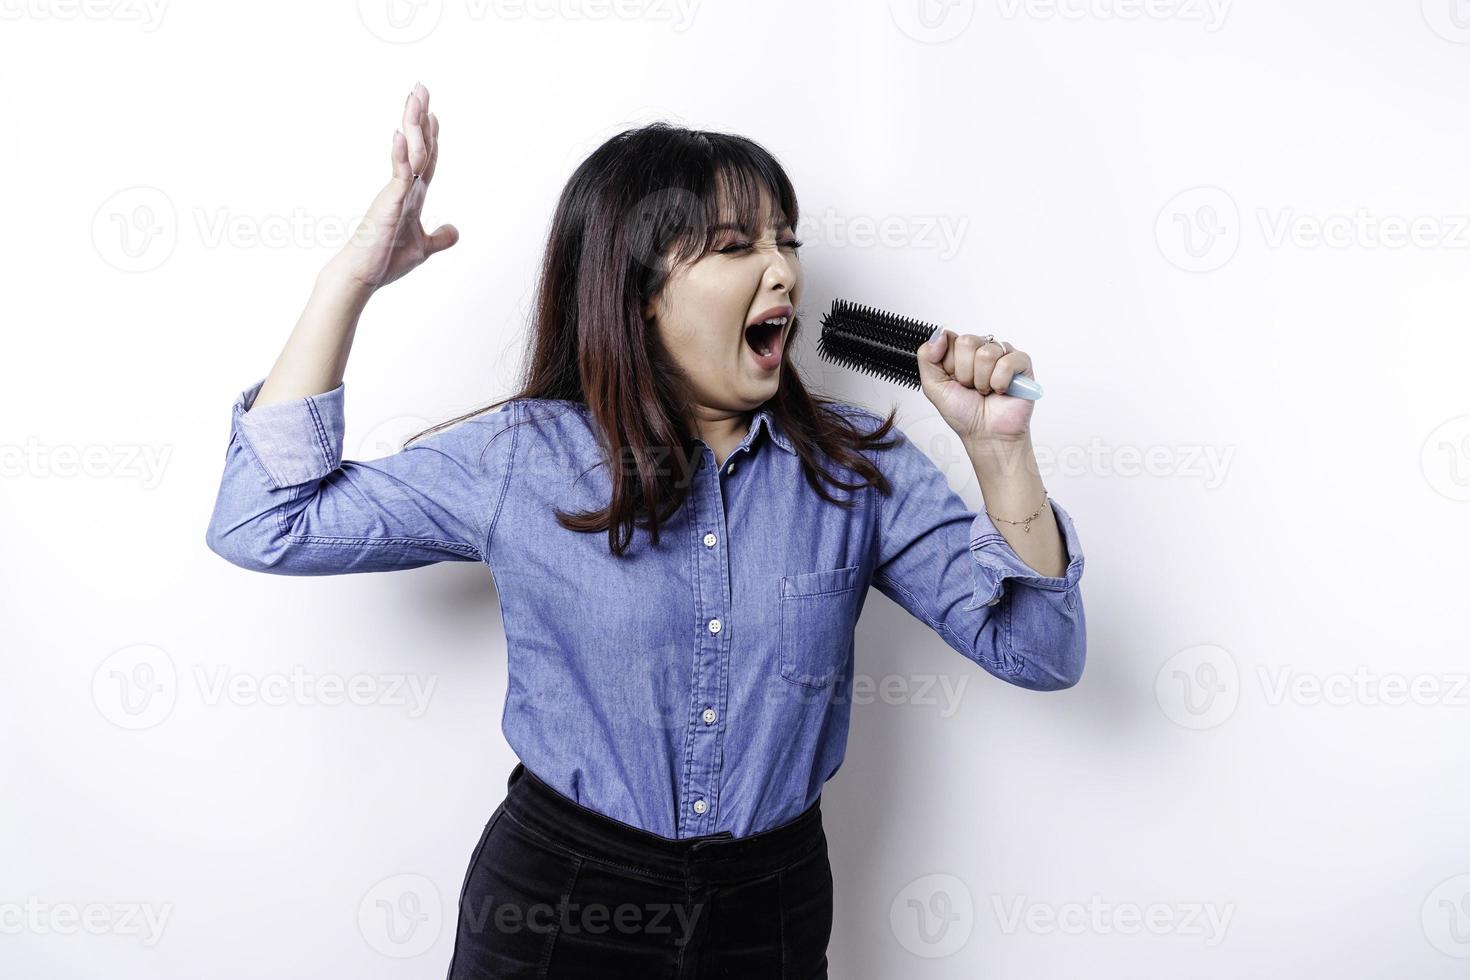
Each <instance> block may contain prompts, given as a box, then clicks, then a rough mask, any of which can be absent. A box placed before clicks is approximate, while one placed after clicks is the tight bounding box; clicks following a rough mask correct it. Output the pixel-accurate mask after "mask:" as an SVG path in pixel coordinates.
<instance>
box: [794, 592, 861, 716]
mask: <svg viewBox="0 0 1470 980" xmlns="http://www.w3.org/2000/svg"><path fill="white" fill-rule="evenodd" d="M859 571H860V566H858V565H848V566H847V567H845V568H833V569H824V570H822V571H817V572H801V573H798V574H795V575H783V576H782V577H781V600H780V604H781V635H780V655H781V676H782V677H784V678H785V679H786V680H788V681H790V682H791V683H793V684H800V685H802V686H803V687H826V686H827V685H828V684H830V683H831V682H832V679H833V678H834V677H836V676H837V675H838V674H839V673H840V672H841V671H842V670H843V669H844V668H845V667H846V666H847V664H848V662H849V660H850V659H851V657H852V638H853V627H854V626H855V625H856V623H857V611H858V599H859V598H860V596H859V595H858V573H859Z"/></svg>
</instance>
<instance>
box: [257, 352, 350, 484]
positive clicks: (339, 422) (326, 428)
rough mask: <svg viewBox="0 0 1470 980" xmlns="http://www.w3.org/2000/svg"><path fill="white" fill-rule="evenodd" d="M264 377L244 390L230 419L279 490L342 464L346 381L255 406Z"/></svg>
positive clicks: (328, 471) (321, 475) (306, 480)
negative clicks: (326, 389) (313, 391)
mask: <svg viewBox="0 0 1470 980" xmlns="http://www.w3.org/2000/svg"><path fill="white" fill-rule="evenodd" d="M263 384H265V378H261V379H260V380H259V381H257V382H255V384H253V385H251V386H250V387H248V388H246V389H245V390H244V391H242V392H240V394H239V396H238V397H236V399H235V404H234V406H233V407H232V414H231V422H232V424H233V425H234V428H235V431H236V432H238V433H239V435H240V437H241V439H243V440H244V442H245V444H246V445H247V446H248V447H249V448H250V451H251V452H252V453H254V454H255V458H256V459H257V460H259V461H260V465H261V467H263V468H264V469H265V472H266V475H267V476H269V477H270V479H271V482H272V483H274V484H275V487H276V489H278V490H280V489H282V488H285V487H292V486H296V485H298V484H302V483H309V482H314V481H317V480H320V479H322V478H323V477H325V476H326V475H327V474H328V473H331V472H332V471H333V470H335V469H336V468H337V467H338V466H340V465H341V463H342V439H343V434H344V431H345V429H346V416H345V415H344V414H343V411H342V398H343V394H344V391H343V385H342V384H340V383H339V384H338V385H337V387H335V388H333V389H332V390H331V391H326V392H323V393H321V394H319V395H304V396H302V397H300V398H291V399H287V400H286V401H282V402H274V403H272V404H270V405H262V406H261V407H260V408H255V409H252V408H251V407H250V406H251V405H253V404H254V403H255V396H256V395H258V394H260V387H261V385H263Z"/></svg>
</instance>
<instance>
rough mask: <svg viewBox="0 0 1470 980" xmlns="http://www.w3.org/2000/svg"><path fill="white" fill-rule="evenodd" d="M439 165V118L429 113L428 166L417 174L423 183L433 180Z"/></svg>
mask: <svg viewBox="0 0 1470 980" xmlns="http://www.w3.org/2000/svg"><path fill="white" fill-rule="evenodd" d="M438 163H439V117H438V116H436V115H434V114H433V113H432V112H431V113H429V165H428V166H427V167H425V168H424V172H423V173H421V174H419V179H420V180H422V181H423V182H424V183H426V184H427V183H428V182H429V181H431V180H433V179H434V170H435V169H436V165H437V164H438Z"/></svg>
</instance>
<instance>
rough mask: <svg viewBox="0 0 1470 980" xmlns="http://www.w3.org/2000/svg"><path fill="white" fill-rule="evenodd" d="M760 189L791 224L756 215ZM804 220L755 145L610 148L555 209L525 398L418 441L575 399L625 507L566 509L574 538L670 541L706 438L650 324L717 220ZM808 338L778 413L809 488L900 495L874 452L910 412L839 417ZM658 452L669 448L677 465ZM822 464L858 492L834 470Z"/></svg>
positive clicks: (697, 141) (679, 140) (631, 136)
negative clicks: (808, 354) (819, 381)
mask: <svg viewBox="0 0 1470 980" xmlns="http://www.w3.org/2000/svg"><path fill="white" fill-rule="evenodd" d="M762 189H764V190H765V192H766V193H767V195H768V196H769V198H770V202H771V204H772V206H773V208H779V209H780V210H779V211H778V212H777V214H775V215H758V214H757V213H756V212H757V211H758V210H759V208H760V201H761V191H762ZM799 217H800V215H799V211H798V208H797V202H796V192H795V190H794V189H793V187H792V185H791V181H790V180H789V179H788V178H787V176H786V172H785V170H783V169H782V167H781V165H780V164H779V163H777V162H776V159H775V158H774V157H773V156H772V155H771V154H770V153H769V152H768V151H767V150H765V149H764V148H763V147H761V146H760V145H759V144H757V143H755V142H753V141H752V140H749V139H747V138H745V137H743V136H736V135H733V134H728V133H711V132H704V131H700V130H690V129H686V128H684V127H682V126H674V125H671V124H669V123H665V122H655V123H652V124H650V125H647V126H644V127H641V128H638V129H629V130H625V131H623V132H621V133H619V134H618V135H616V136H614V137H612V138H611V139H609V140H608V141H607V142H606V143H604V144H602V146H600V147H598V148H597V149H596V150H595V151H594V152H593V153H592V154H591V155H590V156H589V157H587V159H586V160H584V161H583V162H582V164H581V165H580V166H579V167H578V168H577V170H576V172H575V173H573V174H572V176H571V179H569V180H568V181H567V184H566V187H565V188H563V190H562V193H561V199H560V200H559V201H558V202H557V206H556V214H555V217H554V218H553V220H552V226H551V231H550V234H549V236H548V238H547V242H546V251H545V254H544V256H543V258H542V266H541V275H540V282H539V285H538V289H537V298H536V306H535V311H536V312H535V324H534V331H533V334H532V337H531V341H530V350H529V352H528V353H529V355H530V356H529V357H528V358H527V361H526V363H525V364H524V366H523V368H522V374H521V382H520V384H521V388H520V391H518V392H516V393H515V394H513V395H509V396H507V397H506V398H502V399H500V400H499V401H497V402H493V403H491V404H490V405H487V406H485V407H484V408H480V409H476V410H475V411H472V412H468V413H466V414H464V415H461V416H458V417H457V418H453V419H449V420H448V421H446V422H441V423H440V424H439V425H436V426H433V427H432V428H429V429H426V430H424V431H423V432H420V433H418V434H417V435H415V436H413V437H412V438H411V439H409V440H408V441H409V442H412V441H413V440H414V439H417V438H420V437H421V436H424V435H427V434H428V433H430V432H435V431H437V430H439V429H442V428H444V427H445V426H449V425H454V424H455V423H457V422H462V421H464V420H465V419H467V418H471V417H472V416H475V415H479V414H482V413H484V412H488V411H490V410H492V409H494V408H497V407H498V406H500V405H503V404H505V403H506V402H508V401H512V400H514V399H532V398H542V399H561V400H566V401H572V402H577V403H579V404H581V405H584V406H586V408H587V409H588V411H589V413H590V416H591V419H592V421H593V422H594V423H595V425H596V429H597V430H598V440H599V442H600V443H601V445H602V448H603V454H604V462H605V463H606V464H607V465H608V467H609V472H610V474H611V485H612V499H611V500H610V501H608V503H607V506H605V507H603V508H601V509H600V510H595V511H585V512H582V513H574V514H569V513H566V512H564V511H561V510H557V512H556V517H557V520H558V522H559V523H560V524H561V525H562V526H563V527H566V528H568V529H570V530H575V531H587V532H599V531H606V532H607V535H608V547H609V549H610V550H611V552H612V553H613V554H614V555H621V554H622V553H623V552H624V551H625V550H626V549H627V547H628V545H629V544H630V543H631V541H632V537H633V534H634V529H635V527H637V526H642V527H646V528H648V531H649V534H650V538H651V542H652V543H653V544H654V545H657V544H658V532H659V525H660V524H661V523H662V522H663V521H665V520H667V519H668V518H669V517H670V516H671V515H673V514H674V513H675V512H676V511H677V510H678V509H679V507H680V506H681V505H682V504H683V502H684V498H685V496H686V495H687V494H688V489H689V488H688V486H687V485H686V484H685V483H684V481H683V480H682V479H681V478H679V477H678V474H684V473H689V472H690V471H691V466H690V452H691V451H692V449H693V447H694V443H693V435H692V434H691V433H690V432H689V429H688V426H687V425H686V423H685V421H684V416H685V406H687V405H688V404H690V401H691V390H692V389H691V388H690V386H689V382H688V379H687V378H686V377H685V376H684V375H683V374H682V372H680V371H679V369H678V367H677V365H676V363H675V361H674V359H673V358H672V357H671V356H670V355H669V352H668V351H667V350H666V349H665V348H664V346H663V344H662V343H661V342H660V340H659V336H658V332H657V331H656V330H654V329H653V324H652V322H651V321H645V320H644V319H643V312H642V311H643V309H644V306H645V304H647V303H649V302H651V301H652V299H653V298H654V297H655V296H657V295H658V293H659V291H660V290H661V289H662V288H663V286H664V284H665V283H666V282H667V281H668V278H669V275H670V274H671V272H672V271H673V270H675V269H677V268H678V267H679V265H680V264H682V263H684V262H687V261H690V260H693V259H695V258H697V257H699V256H701V255H704V254H705V253H706V252H707V251H708V250H709V248H710V246H711V245H712V244H713V241H714V236H715V232H714V230H713V226H714V225H716V224H718V223H720V222H724V221H734V222H736V223H738V225H739V227H740V228H742V229H744V230H746V231H748V232H751V233H752V234H758V233H759V230H760V229H763V228H765V227H766V223H765V222H764V221H763V220H762V219H766V220H769V221H770V223H771V224H774V225H775V226H776V227H778V228H779V227H780V225H781V223H782V219H784V220H785V221H786V222H788V223H789V224H790V225H791V227H792V228H795V227H796V224H797V221H798V218H799ZM771 219H774V220H771ZM800 329H801V321H800V318H799V315H798V316H794V317H793V319H792V322H791V329H790V332H789V335H788V336H789V338H790V339H788V341H787V343H786V345H785V348H784V350H783V352H782V358H783V362H782V365H781V368H780V372H781V373H780V379H781V380H780V383H779V387H778V389H777V392H776V394H775V395H774V396H772V398H771V399H770V400H769V401H768V402H767V403H766V406H767V407H768V408H769V409H770V410H771V412H772V414H773V415H774V416H775V418H776V420H777V422H778V424H779V425H780V426H781V428H782V430H783V431H784V432H785V434H786V435H787V436H788V437H789V438H790V440H791V444H792V447H793V448H794V449H795V450H796V452H797V455H798V456H800V458H801V461H802V470H803V473H804V475H805V477H806V481H807V483H808V485H810V486H811V487H812V489H813V490H815V491H816V492H817V493H818V494H820V495H821V496H822V498H823V499H825V500H828V501H830V502H832V503H835V504H838V505H840V506H844V507H851V506H852V501H851V500H847V499H839V498H837V497H835V496H833V495H832V494H831V493H829V492H828V491H827V490H826V488H825V487H824V486H823V485H822V482H823V481H826V482H828V483H831V484H832V485H834V486H837V487H841V488H842V489H843V490H844V491H847V492H851V491H854V490H858V489H861V488H862V487H864V486H867V485H869V484H872V485H874V486H875V487H877V489H878V491H879V492H880V493H884V494H887V493H889V492H890V487H889V484H888V480H887V479H886V478H885V477H884V476H883V474H882V472H881V471H879V470H878V468H877V467H875V466H874V465H873V464H872V463H871V462H870V461H869V460H868V459H867V458H866V457H864V456H863V455H862V454H861V450H863V449H872V448H888V447H889V446H892V445H893V444H894V443H893V442H892V441H883V440H884V437H885V436H887V434H888V432H889V430H890V429H891V428H892V426H893V423H894V414H895V412H896V411H897V409H896V407H895V408H894V409H893V410H890V412H889V413H888V416H887V417H886V418H885V419H884V420H883V422H882V424H881V425H879V426H878V427H877V428H876V429H874V430H873V431H871V432H866V433H865V432H864V431H863V430H862V429H861V428H860V427H859V426H856V425H854V424H853V423H851V422H850V421H849V420H848V419H847V418H846V417H845V416H844V415H842V414H840V413H839V412H836V411H833V410H832V409H830V408H828V406H829V405H832V404H836V403H837V402H836V400H835V399H829V398H826V397H823V396H818V395H813V394H812V393H810V392H808V391H807V388H806V386H805V385H804V384H803V383H802V380H801V376H800V375H799V374H798V372H797V370H796V365H795V364H794V363H793V362H792V360H791V357H790V351H791V349H792V346H793V343H792V341H793V340H794V339H795V337H796V336H797V334H798V333H799V332H800ZM656 447H668V451H667V454H664V453H659V452H656V451H655V449H656ZM824 456H825V457H826V458H828V459H830V460H831V461H833V462H835V463H837V464H839V465H841V466H844V467H846V468H847V469H848V470H850V471H852V472H853V473H855V474H856V475H857V476H858V477H859V478H860V479H859V480H858V482H856V483H848V482H845V481H843V480H842V479H840V478H839V477H837V476H835V475H834V474H833V473H831V472H829V471H828V470H827V469H826V468H825V467H824V466H823V463H822V459H823V457H824ZM668 457H672V459H673V463H674V465H673V466H670V465H669V462H668Z"/></svg>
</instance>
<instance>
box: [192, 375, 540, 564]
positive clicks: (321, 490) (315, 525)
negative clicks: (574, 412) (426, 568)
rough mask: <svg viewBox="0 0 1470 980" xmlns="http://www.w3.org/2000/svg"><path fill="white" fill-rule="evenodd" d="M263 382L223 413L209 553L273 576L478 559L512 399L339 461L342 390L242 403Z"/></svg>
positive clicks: (489, 523)
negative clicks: (397, 447)
mask: <svg viewBox="0 0 1470 980" xmlns="http://www.w3.org/2000/svg"><path fill="white" fill-rule="evenodd" d="M264 383H265V379H264V378H262V379H261V380H260V381H257V382H255V383H254V384H252V385H251V386H250V387H248V388H246V389H244V390H243V391H241V392H240V394H239V395H238V397H237V398H236V399H235V403H234V405H233V406H232V407H231V415H230V437H229V444H228V446H227V448H226V450H225V465H224V473H223V476H222V477H221V480H220V486H219V491H218V494H217V496H216V498H215V504H214V511H213V513H212V514H211V516H210V521H209V527H208V529H207V531H206V534H205V541H206V544H207V545H208V547H209V548H210V550H211V551H213V552H215V553H216V554H218V555H220V556H221V557H223V558H225V559H227V560H228V561H230V562H231V563H232V564H235V565H239V566H241V567H243V568H248V569H251V570H254V571H262V572H271V573H276V574H281V575H335V574H343V573H350V572H377V571H392V570H395V569H403V568H416V567H419V566H421V565H427V564H430V563H432V562H438V561H476V560H483V555H484V554H485V552H486V550H487V549H488V546H489V540H490V535H491V534H493V533H494V527H495V516H496V508H497V505H498V502H499V500H500V499H501V496H502V494H503V492H504V490H505V487H506V485H507V483H508V482H509V479H510V464H511V459H512V454H511V452H510V446H511V445H512V444H513V441H514V436H513V433H511V431H510V430H511V428H512V426H511V425H510V422H511V420H512V418H513V417H514V414H515V413H514V405H515V403H514V402H510V403H507V404H506V405H505V406H502V407H501V408H500V409H499V410H498V411H495V412H487V413H483V414H481V415H477V416H473V417H471V418H469V419H466V420H464V421H463V422H460V423H457V424H455V425H453V426H449V427H447V428H445V429H441V430H438V431H436V432H433V433H430V434H429V435H426V436H424V437H423V438H421V439H418V440H416V441H415V442H413V443H412V444H411V445H409V446H408V447H407V448H405V449H403V450H401V451H399V452H397V453H395V454H393V455H390V456H386V457H383V458H382V459H375V460H368V461H358V460H344V459H343V458H342V440H343V433H344V429H345V416H344V413H343V399H344V396H345V390H344V386H343V385H341V384H339V385H338V386H337V387H335V388H333V389H332V390H331V391H327V392H323V393H321V394H318V395H307V396H304V397H301V398H293V399H289V400H286V401H282V402H275V403H273V404H270V405H264V406H262V407H260V408H251V405H252V404H254V401H255V397H256V395H257V394H259V392H260V388H261V386H262V385H263V384H264Z"/></svg>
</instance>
